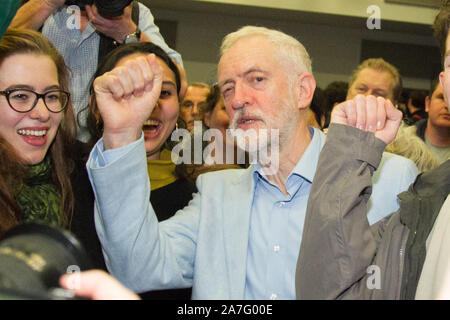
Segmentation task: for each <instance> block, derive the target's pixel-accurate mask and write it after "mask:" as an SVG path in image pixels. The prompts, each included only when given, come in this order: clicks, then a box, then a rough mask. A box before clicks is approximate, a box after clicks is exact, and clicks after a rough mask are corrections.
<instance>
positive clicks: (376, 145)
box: [296, 124, 450, 299]
mask: <svg viewBox="0 0 450 320" xmlns="http://www.w3.org/2000/svg"><path fill="white" fill-rule="evenodd" d="M348 146H352V147H351V148H348ZM384 148H385V144H384V143H383V142H382V141H381V140H378V139H377V138H375V136H374V135H373V134H372V133H368V132H363V131H361V130H358V129H355V128H352V127H347V126H343V125H336V124H333V125H332V126H330V130H329V133H328V138H327V142H326V144H325V146H324V148H323V150H322V153H321V155H320V158H319V164H318V168H317V171H316V175H315V177H314V181H313V184H312V187H311V193H310V196H309V200H308V208H307V212H306V219H305V225H304V230H303V239H302V244H301V248H300V254H299V258H298V263H297V272H296V293H297V299H401V298H402V299H414V296H415V292H416V288H417V284H418V280H419V278H420V274H421V271H422V267H423V263H424V260H425V254H426V251H425V245H426V244H425V242H426V240H427V237H428V234H429V233H430V231H431V229H432V227H433V224H434V221H435V219H436V217H437V215H438V213H439V210H440V208H441V206H442V204H443V203H444V201H445V199H446V197H447V195H448V194H449V192H450V160H449V161H447V162H445V163H443V164H442V165H441V166H439V167H438V168H436V169H434V170H431V171H428V172H426V173H424V174H421V175H419V176H418V177H417V179H416V181H415V182H414V183H413V184H412V185H411V186H410V188H409V190H408V191H406V192H403V193H402V194H400V195H399V199H400V208H399V210H398V211H397V212H395V213H393V214H391V215H390V216H388V217H386V218H385V219H383V220H381V221H380V222H378V223H377V224H375V225H373V226H371V227H370V226H369V223H368V221H367V217H366V205H367V201H368V199H369V197H370V195H371V191H372V182H371V175H372V174H373V172H374V170H376V168H377V167H378V165H379V163H380V160H381V155H382V152H383V150H384ZM376 277H378V280H379V281H377V278H376Z"/></svg>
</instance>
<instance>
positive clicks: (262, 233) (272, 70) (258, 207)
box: [87, 26, 417, 300]
mask: <svg viewBox="0 0 450 320" xmlns="http://www.w3.org/2000/svg"><path fill="white" fill-rule="evenodd" d="M128 67H129V68H128V69H123V68H122V69H120V70H118V69H117V70H113V71H112V72H110V73H108V74H105V75H104V76H102V77H100V78H98V79H96V81H95V84H94V87H95V92H96V95H97V102H98V106H99V109H100V112H101V114H102V117H103V119H104V134H103V138H102V139H101V140H100V141H99V142H98V143H97V145H96V146H95V147H94V149H93V151H92V153H91V156H90V159H89V161H88V164H87V168H88V171H89V175H90V178H91V183H92V185H93V188H94V191H95V195H96V201H97V205H96V226H97V232H98V235H99V238H100V240H101V242H102V245H103V249H104V254H105V261H106V263H107V266H108V268H109V271H110V272H111V273H112V274H113V275H114V276H115V277H117V278H118V279H119V280H120V281H121V282H122V283H124V284H125V285H126V286H127V287H129V288H131V289H132V290H135V291H137V292H139V291H148V290H158V289H169V288H182V287H190V286H192V287H193V293H192V298H194V299H239V300H240V299H294V298H295V281H294V280H295V267H296V261H297V256H298V250H299V248H300V243H301V238H302V229H303V223H304V217H305V212H306V204H307V201H308V197H309V191H310V186H311V182H312V179H313V176H314V173H315V168H316V165H317V160H318V157H319V153H320V150H321V148H322V146H323V145H324V143H325V135H324V134H323V133H322V132H321V131H319V130H317V129H314V128H312V127H308V126H307V124H306V121H307V111H308V106H309V105H310V103H311V100H312V97H313V93H314V90H315V87H316V82H315V80H314V77H313V75H312V71H311V61H310V58H309V55H308V53H307V52H306V50H305V48H304V47H303V45H301V43H300V42H298V41H297V40H296V39H294V38H293V37H291V36H288V35H286V34H284V33H282V32H279V31H276V30H270V29H266V28H262V27H252V26H247V27H243V28H241V29H240V30H238V31H236V32H233V33H231V34H229V35H228V36H226V37H225V39H224V41H223V44H222V48H221V58H220V62H219V66H218V83H219V86H220V89H221V92H222V94H223V96H224V101H225V107H226V111H227V113H228V115H229V116H230V119H232V129H236V130H241V134H242V135H243V136H244V143H243V144H244V145H247V146H248V147H252V148H253V149H254V150H253V151H257V153H258V154H260V153H261V152H266V154H268V153H270V155H271V156H270V157H272V156H273V155H276V156H277V157H278V158H277V159H278V160H279V162H278V163H279V165H278V167H277V168H276V170H272V169H273V168H272V167H271V163H266V162H264V161H259V162H258V163H256V164H254V165H252V166H250V167H249V168H248V169H246V170H224V171H217V172H211V173H208V174H204V175H200V176H199V177H198V179H197V188H198V190H199V192H198V193H197V194H196V195H194V198H193V200H192V201H191V202H190V203H189V205H188V206H187V207H185V208H184V209H182V210H180V211H179V212H178V213H177V214H176V215H175V216H174V217H172V218H171V219H168V220H166V221H164V222H162V223H158V222H157V219H156V217H155V214H154V211H153V209H152V207H151V204H150V202H149V201H148V199H149V195H150V185H149V181H148V177H147V165H146V160H145V148H144V145H143V138H142V134H141V127H142V124H143V123H144V121H145V120H146V119H147V118H148V115H149V114H150V113H151V112H152V110H153V106H154V104H155V99H156V98H157V97H159V91H158V90H159V88H160V83H161V71H160V70H159V68H158V66H157V65H155V63H154V61H153V59H152V57H151V56H150V57H148V58H146V59H143V58H142V57H141V58H137V59H136V60H135V61H130V63H129V66H128ZM360 99H365V98H364V97H362V96H361V97H360ZM147 109H148V110H147ZM250 133H252V134H250ZM272 133H276V134H277V135H278V134H279V136H277V137H276V139H273V135H272ZM264 137H265V138H264ZM270 157H269V158H270ZM379 172H380V174H379V175H378V176H377V177H375V178H374V194H373V198H378V201H374V202H373V203H375V204H378V205H381V206H380V207H378V208H376V209H377V210H375V211H377V212H382V213H383V212H384V213H385V214H388V213H389V212H391V211H393V210H396V208H397V207H398V205H397V201H396V197H395V195H396V194H398V193H399V192H401V191H403V190H405V189H406V187H407V186H408V185H409V184H410V183H411V182H412V181H413V179H414V178H415V176H416V174H417V169H416V168H415V166H414V164H413V163H412V162H411V161H409V160H407V159H404V158H402V157H398V156H393V157H389V159H387V161H385V163H384V164H383V166H382V167H381V168H380V170H379ZM381 203H382V204H381ZM371 206H372V205H371V204H369V207H371ZM372 209H374V206H373V208H371V210H372ZM369 216H370V212H369Z"/></svg>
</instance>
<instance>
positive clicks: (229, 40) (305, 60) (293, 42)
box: [220, 26, 312, 73]
mask: <svg viewBox="0 0 450 320" xmlns="http://www.w3.org/2000/svg"><path fill="white" fill-rule="evenodd" d="M252 36H263V37H266V38H267V40H269V41H270V42H271V43H273V44H274V45H276V46H277V48H278V49H281V50H280V55H283V56H284V57H285V58H287V59H288V60H290V61H291V62H292V63H293V65H294V67H295V69H296V70H295V71H296V72H298V73H303V72H307V73H312V66H311V58H310V57H309V54H308V52H307V51H306V49H305V47H304V46H303V45H302V44H301V43H300V42H299V41H298V40H297V39H295V38H294V37H292V36H290V35H287V34H286V33H283V32H281V31H278V30H274V29H268V28H265V27H256V26H245V27H242V28H240V29H239V30H237V31H235V32H232V33H230V34H228V35H227V36H226V37H225V38H224V39H223V41H222V45H221V46H220V56H223V55H224V54H225V52H226V51H227V50H228V49H230V48H231V46H233V45H234V44H235V43H236V42H237V41H238V40H241V39H243V38H246V37H252Z"/></svg>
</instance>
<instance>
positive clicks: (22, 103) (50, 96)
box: [0, 89, 70, 113]
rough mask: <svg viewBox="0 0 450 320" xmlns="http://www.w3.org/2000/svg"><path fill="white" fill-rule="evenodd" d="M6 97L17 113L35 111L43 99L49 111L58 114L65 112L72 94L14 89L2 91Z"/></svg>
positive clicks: (56, 90) (60, 91) (58, 91)
mask: <svg viewBox="0 0 450 320" xmlns="http://www.w3.org/2000/svg"><path fill="white" fill-rule="evenodd" d="M0 94H1V95H3V96H5V97H6V100H7V101H8V104H9V106H10V107H11V108H12V109H13V110H14V111H17V112H21V113H25V112H28V111H31V110H33V108H34V107H35V106H36V104H37V102H38V100H39V99H40V98H42V100H43V101H44V104H45V106H46V107H47V109H48V111H50V112H53V113H58V112H61V111H63V110H64V109H65V108H66V107H67V104H68V102H69V97H70V93H69V92H66V91H63V90H59V89H55V90H50V91H47V92H46V93H43V94H40V93H37V92H34V91H33V90H29V89H12V90H5V91H0Z"/></svg>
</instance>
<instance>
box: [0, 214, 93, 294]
mask: <svg viewBox="0 0 450 320" xmlns="http://www.w3.org/2000/svg"><path fill="white" fill-rule="evenodd" d="M89 268H90V261H89V258H88V256H87V254H86V252H85V251H84V249H83V248H82V246H81V244H80V243H79V241H78V240H77V239H76V238H75V237H74V236H73V235H72V234H70V233H69V232H68V231H66V230H62V229H56V228H53V227H50V226H47V225H42V224H36V223H27V224H22V225H19V226H17V227H15V228H13V229H11V230H10V231H8V232H7V233H6V234H5V237H4V238H3V240H1V241H0V299H3V298H8V297H12V296H14V297H16V298H17V299H21V298H24V299H30V298H41V299H47V298H51V294H50V293H49V292H50V291H51V290H52V289H53V288H58V287H59V278H60V277H61V276H62V275H63V274H65V273H68V272H74V271H83V270H87V269H89Z"/></svg>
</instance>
